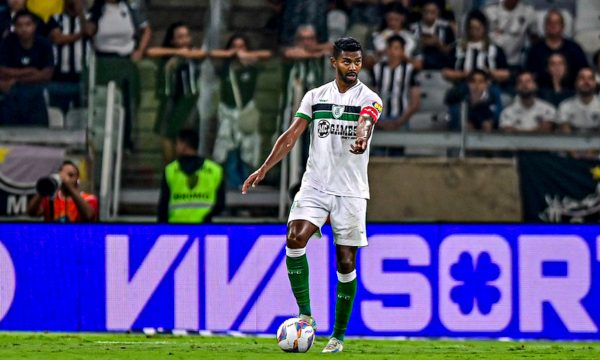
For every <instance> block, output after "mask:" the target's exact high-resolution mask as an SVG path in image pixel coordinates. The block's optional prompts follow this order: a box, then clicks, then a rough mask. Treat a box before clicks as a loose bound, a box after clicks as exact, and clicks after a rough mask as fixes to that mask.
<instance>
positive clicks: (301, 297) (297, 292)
mask: <svg viewBox="0 0 600 360" xmlns="http://www.w3.org/2000/svg"><path fill="white" fill-rule="evenodd" d="M318 230H319V228H318V227H317V226H315V225H314V224H312V223H311V222H309V221H307V220H293V221H290V223H289V224H288V232H287V239H286V249H285V254H286V257H285V264H286V265H287V271H288V278H289V279H290V285H291V286H292V292H293V293H294V296H295V297H296V302H297V303H298V307H299V308H300V314H303V315H307V316H312V312H311V309H310V296H309V286H308V259H307V258H306V245H307V244H308V240H309V239H310V237H311V236H312V235H313V234H314V233H315V232H317V231H318Z"/></svg>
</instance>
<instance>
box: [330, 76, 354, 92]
mask: <svg viewBox="0 0 600 360" xmlns="http://www.w3.org/2000/svg"><path fill="white" fill-rule="evenodd" d="M335 84H336V85H337V88H338V90H339V91H340V92H341V93H345V92H346V91H348V90H350V89H352V88H353V87H354V86H355V85H356V84H358V79H356V80H355V81H354V82H352V83H350V84H348V83H346V82H345V81H343V80H342V79H340V78H337V77H336V78H335Z"/></svg>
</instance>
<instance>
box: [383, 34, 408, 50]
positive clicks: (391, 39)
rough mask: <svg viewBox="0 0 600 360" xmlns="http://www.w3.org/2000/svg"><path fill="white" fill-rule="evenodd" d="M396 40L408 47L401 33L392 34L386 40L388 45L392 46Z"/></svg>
mask: <svg viewBox="0 0 600 360" xmlns="http://www.w3.org/2000/svg"><path fill="white" fill-rule="evenodd" d="M394 42H399V43H400V45H402V48H403V49H404V47H406V40H404V38H403V37H402V36H400V35H392V36H390V37H389V38H388V39H387V40H386V41H385V43H386V45H387V46H388V47H390V46H391V45H392V44H393V43H394Z"/></svg>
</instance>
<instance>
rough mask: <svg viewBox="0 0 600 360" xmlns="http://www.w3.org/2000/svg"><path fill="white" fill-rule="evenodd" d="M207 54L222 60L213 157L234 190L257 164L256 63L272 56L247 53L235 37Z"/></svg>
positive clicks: (241, 38)
mask: <svg viewBox="0 0 600 360" xmlns="http://www.w3.org/2000/svg"><path fill="white" fill-rule="evenodd" d="M210 55H211V57H215V58H223V59H225V61H224V63H223V64H222V66H220V68H221V99H220V101H221V102H220V104H219V113H218V115H219V129H218V132H217V138H216V141H215V148H214V154H213V157H214V159H215V160H216V161H217V162H219V163H221V164H224V165H225V173H226V175H227V176H226V177H227V186H228V187H229V188H235V189H237V188H239V187H240V186H241V185H242V184H243V182H244V180H245V179H246V177H247V176H248V175H250V169H251V168H253V167H255V166H256V165H257V163H258V161H259V151H260V134H259V133H258V130H259V121H260V112H259V111H258V108H257V107H256V104H255V102H254V92H255V90H256V80H257V78H258V74H259V72H260V70H261V68H260V66H259V65H258V61H260V60H265V59H268V58H270V57H271V56H272V54H271V52H270V51H268V50H254V51H252V50H250V47H249V42H248V39H247V38H246V37H245V36H243V35H241V34H235V35H233V36H232V37H231V38H230V39H229V41H228V42H227V45H226V46H225V49H221V50H213V51H211V53H210Z"/></svg>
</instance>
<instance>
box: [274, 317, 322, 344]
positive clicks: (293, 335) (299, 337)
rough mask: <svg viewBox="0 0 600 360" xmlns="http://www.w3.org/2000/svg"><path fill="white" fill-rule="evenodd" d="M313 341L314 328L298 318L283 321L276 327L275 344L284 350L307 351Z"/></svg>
mask: <svg viewBox="0 0 600 360" xmlns="http://www.w3.org/2000/svg"><path fill="white" fill-rule="evenodd" d="M314 341H315V330H314V329H313V327H312V326H310V324H309V323H307V322H306V321H304V320H301V319H299V318H291V319H287V320H286V321H284V322H283V323H282V324H281V325H280V326H279V329H277V344H278V345H279V347H280V348H281V350H283V351H285V352H301V353H303V352H307V351H308V350H309V349H310V348H311V346H312V344H313V342H314Z"/></svg>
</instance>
